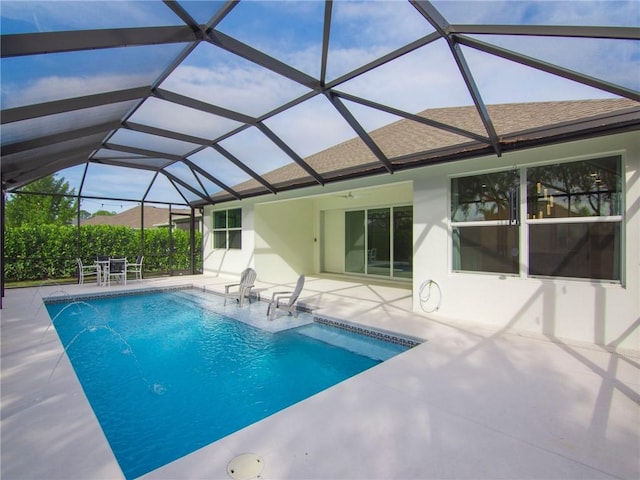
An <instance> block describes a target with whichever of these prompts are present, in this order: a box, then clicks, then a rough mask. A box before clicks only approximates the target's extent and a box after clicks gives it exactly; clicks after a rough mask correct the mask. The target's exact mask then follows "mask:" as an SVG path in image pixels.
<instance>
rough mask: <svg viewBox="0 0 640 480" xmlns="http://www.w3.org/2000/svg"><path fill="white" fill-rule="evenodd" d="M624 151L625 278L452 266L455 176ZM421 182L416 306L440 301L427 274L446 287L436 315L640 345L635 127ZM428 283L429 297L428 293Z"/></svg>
mask: <svg viewBox="0 0 640 480" xmlns="http://www.w3.org/2000/svg"><path fill="white" fill-rule="evenodd" d="M611 153H620V154H622V157H623V165H624V169H625V175H626V186H625V188H626V205H625V216H624V228H625V230H626V244H625V245H624V246H623V259H622V260H623V264H624V266H625V267H624V270H623V275H624V282H623V285H620V284H613V283H607V282H597V281H594V282H591V281H585V280H566V279H540V278H527V277H526V276H522V277H520V276H515V277H514V276H506V275H495V274H473V273H454V272H452V251H451V249H452V241H451V230H450V226H449V184H450V178H451V176H456V175H460V174H472V173H475V172H481V171H485V170H492V169H496V168H503V169H505V168H513V167H514V166H516V167H521V166H528V165H535V164H536V163H540V162H549V161H554V162H560V161H564V160H579V159H583V158H593V157H597V156H604V155H607V154H611ZM414 178H415V181H414V249H415V250H414V251H415V256H414V276H413V287H414V288H413V290H414V310H416V311H420V310H421V309H422V308H423V307H424V308H425V309H427V310H431V309H433V308H434V307H435V306H437V300H439V299H437V298H436V297H437V296H438V291H437V289H436V288H435V286H433V285H432V286H431V298H429V301H428V302H426V303H425V302H421V301H420V289H421V286H422V285H423V284H424V282H425V281H428V280H434V281H435V282H437V284H438V286H439V287H440V290H441V292H442V298H441V302H440V306H439V309H438V311H437V312H434V313H433V314H432V315H435V316H438V317H444V318H448V319H454V320H461V321H465V322H477V323H482V324H491V325H493V326H499V327H504V328H512V329H515V330H523V331H529V332H534V333H537V334H542V335H545V336H548V337H557V338H570V339H573V340H578V341H585V342H589V343H596V344H599V345H609V346H619V347H621V348H628V349H638V347H639V345H640V327H639V325H638V324H639V323H640V300H639V297H640V211H639V210H640V135H639V134H638V133H629V134H624V135H616V136H610V137H601V138H595V139H591V140H587V141H581V142H572V143H567V144H562V145H556V146H548V147H542V148H536V149H532V150H527V151H524V152H519V153H512V154H505V155H503V156H502V157H501V158H495V157H491V158H482V159H473V160H469V161H462V162H456V163H451V164H446V165H441V166H435V167H431V168H428V169H424V170H422V171H421V172H420V173H419V174H418V175H416V176H415V177H414ZM428 294H429V288H428V287H425V289H424V290H423V294H422V297H423V298H427V297H428Z"/></svg>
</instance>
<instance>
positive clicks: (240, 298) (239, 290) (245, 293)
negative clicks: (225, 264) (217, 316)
mask: <svg viewBox="0 0 640 480" xmlns="http://www.w3.org/2000/svg"><path fill="white" fill-rule="evenodd" d="M255 282H256V271H255V270H254V269H253V268H247V269H245V270H244V271H243V272H242V274H241V275H240V283H231V284H229V285H225V286H224V304H225V305H226V304H227V299H228V298H233V299H235V300H236V301H237V302H238V305H239V306H240V307H242V306H243V304H244V299H245V297H246V298H247V299H249V303H251V289H252V288H253V286H254V284H255Z"/></svg>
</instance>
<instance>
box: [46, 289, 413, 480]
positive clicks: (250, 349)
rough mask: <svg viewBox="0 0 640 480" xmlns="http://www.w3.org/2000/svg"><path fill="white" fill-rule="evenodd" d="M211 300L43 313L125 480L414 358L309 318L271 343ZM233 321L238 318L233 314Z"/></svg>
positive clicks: (158, 296) (166, 298)
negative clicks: (396, 360)
mask: <svg viewBox="0 0 640 480" xmlns="http://www.w3.org/2000/svg"><path fill="white" fill-rule="evenodd" d="M209 297H210V299H209V300H205V299H204V297H203V296H202V295H193V296H189V295H188V294H185V293H184V292H173V293H167V292H156V293H149V294H140V295H131V296H122V297H107V298H93V299H87V298H83V299H82V301H81V302H78V304H77V305H76V306H75V308H67V307H66V305H68V303H48V304H47V309H48V311H49V315H50V316H51V318H54V319H55V321H54V326H55V329H56V331H57V333H58V335H59V337H60V340H61V342H62V345H63V346H64V347H65V351H66V354H67V355H68V357H69V359H70V360H71V363H72V365H73V368H74V370H75V372H76V374H77V376H78V378H79V380H80V383H81V384H82V387H83V389H84V391H85V394H86V396H87V398H88V400H89V402H90V404H91V406H92V408H93V410H94V412H95V414H96V417H97V418H98V421H99V422H100V425H101V427H102V429H103V431H104V433H105V435H106V438H107V440H108V441H109V444H110V446H111V448H112V450H113V452H114V454H115V457H116V459H117V460H118V463H119V465H120V467H121V468H122V471H123V473H124V475H125V477H126V478H136V477H139V476H141V475H143V474H145V473H147V472H149V471H151V470H154V469H156V468H158V467H160V466H162V465H165V464H167V463H169V462H171V461H173V460H175V459H177V458H180V457H182V456H184V455H187V454H189V453H191V452H193V451H195V450H197V449H198V448H201V447H203V446H205V445H208V444H210V443H212V442H214V441H216V440H218V439H220V438H222V437H224V436H226V435H229V434H231V433H233V432H235V431H237V430H239V429H241V428H243V427H246V426H248V425H250V424H252V423H254V422H257V421H259V420H261V419H263V418H265V417H267V416H269V415H272V414H273V413H276V412H277V411H279V410H282V409H284V408H286V407H288V406H290V405H292V404H294V403H296V402H299V401H301V400H303V399H305V398H308V397H309V396H311V395H314V394H316V393H318V392H320V391H322V390H324V389H326V388H329V387H330V386H332V385H335V384H337V383H339V382H341V381H343V380H345V379H347V378H349V377H351V376H353V375H356V374H358V373H360V372H362V371H364V370H367V369H369V368H371V367H373V366H375V365H377V364H379V363H380V362H381V361H383V360H385V359H387V358H390V357H391V356H393V355H396V354H398V353H400V352H402V351H404V350H406V349H407V347H405V346H401V345H395V344H391V343H387V342H382V341H380V340H378V339H375V338H370V337H365V336H363V335H358V334H354V333H352V332H348V331H344V330H340V329H336V328H333V327H329V326H326V325H322V324H318V323H314V322H312V321H311V320H310V317H309V316H308V315H304V314H301V315H300V316H299V320H298V321H299V323H300V324H301V326H299V327H296V328H288V329H285V330H283V331H280V332H277V333H272V332H269V331H265V330H262V329H260V328H256V327H254V326H251V325H248V324H247V323H245V322H241V321H237V320H234V319H232V318H229V317H228V316H225V315H222V314H220V313H216V311H214V310H213V309H212V306H215V304H216V302H217V303H219V305H220V306H221V305H222V301H221V300H220V299H219V297H216V296H212V295H209ZM261 307H262V310H264V308H266V306H265V305H264V304H262V305H255V304H254V305H253V306H252V308H253V309H254V310H255V309H259V308H261ZM234 310H235V311H236V312H237V311H239V310H240V309H238V308H237V307H235V306H234V308H231V309H227V310H226V311H227V312H233V311H234ZM242 310H246V309H242ZM262 315H264V313H263V312H262ZM282 320H283V322H284V321H291V319H289V318H287V319H282ZM278 321H279V319H276V320H275V322H278Z"/></svg>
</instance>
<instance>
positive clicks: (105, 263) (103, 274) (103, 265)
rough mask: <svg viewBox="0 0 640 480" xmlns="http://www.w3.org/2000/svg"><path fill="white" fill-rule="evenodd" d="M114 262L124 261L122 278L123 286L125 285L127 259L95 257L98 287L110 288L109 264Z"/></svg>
mask: <svg viewBox="0 0 640 480" xmlns="http://www.w3.org/2000/svg"><path fill="white" fill-rule="evenodd" d="M114 260H120V261H122V260H123V261H124V264H123V265H124V272H123V276H122V278H124V284H125V285H126V284H127V258H126V257H118V258H116V257H102V256H98V257H96V260H95V263H96V264H97V265H98V267H100V286H102V287H104V286H110V285H111V282H110V279H109V275H110V274H111V264H112V263H113V261H114ZM119 273H120V272H119Z"/></svg>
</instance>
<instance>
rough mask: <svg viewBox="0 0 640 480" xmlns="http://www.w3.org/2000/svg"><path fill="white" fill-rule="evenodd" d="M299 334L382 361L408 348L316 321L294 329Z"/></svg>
mask: <svg viewBox="0 0 640 480" xmlns="http://www.w3.org/2000/svg"><path fill="white" fill-rule="evenodd" d="M296 332H297V333H299V334H301V335H306V336H307V337H311V338H313V339H315V340H319V341H321V342H324V343H328V344H330V345H333V346H335V347H339V348H344V349H345V350H349V351H351V352H353V353H357V354H358V355H363V356H365V357H369V358H372V359H374V360H380V361H384V360H387V359H389V358H391V357H394V356H396V355H397V354H398V353H401V352H404V351H406V350H408V347H406V346H402V345H398V344H395V343H391V342H385V341H383V340H379V339H376V338H373V337H368V336H366V335H361V334H359V333H354V332H349V331H346V330H343V329H340V328H336V327H331V326H328V325H324V324H321V323H318V322H315V323H313V324H311V325H306V326H303V327H300V328H298V329H296Z"/></svg>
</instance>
